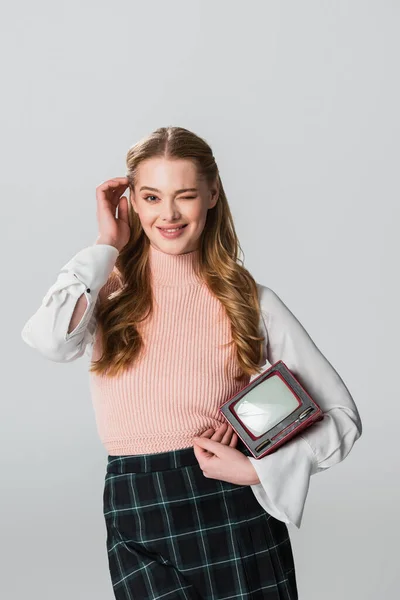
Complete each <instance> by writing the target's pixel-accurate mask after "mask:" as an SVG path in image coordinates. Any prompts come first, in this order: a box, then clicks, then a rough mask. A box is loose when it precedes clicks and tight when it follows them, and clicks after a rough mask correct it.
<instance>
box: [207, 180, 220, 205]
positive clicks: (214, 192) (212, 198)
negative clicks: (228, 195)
mask: <svg viewBox="0 0 400 600" xmlns="http://www.w3.org/2000/svg"><path fill="white" fill-rule="evenodd" d="M218 198H219V184H218V182H216V183H215V185H214V186H213V188H212V189H211V196H210V204H209V208H214V206H215V205H216V204H217V201H218Z"/></svg>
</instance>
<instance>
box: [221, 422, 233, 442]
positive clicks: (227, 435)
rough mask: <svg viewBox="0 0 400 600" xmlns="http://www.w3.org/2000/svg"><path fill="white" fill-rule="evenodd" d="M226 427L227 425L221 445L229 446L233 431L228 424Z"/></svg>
mask: <svg viewBox="0 0 400 600" xmlns="http://www.w3.org/2000/svg"><path fill="white" fill-rule="evenodd" d="M226 425H227V429H226V432H225V435H224V437H223V438H222V443H223V444H229V442H230V441H231V437H232V435H233V433H234V430H233V429H232V427H231V426H230V425H229V423H227V424H226Z"/></svg>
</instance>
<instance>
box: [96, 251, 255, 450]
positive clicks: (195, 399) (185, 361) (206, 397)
mask: <svg viewBox="0 0 400 600" xmlns="http://www.w3.org/2000/svg"><path fill="white" fill-rule="evenodd" d="M149 258H150V268H151V274H152V286H153V291H154V299H155V306H154V312H153V314H152V315H151V316H150V317H148V318H147V319H146V320H145V321H143V322H142V323H140V324H139V330H140V333H141V334H142V336H143V339H144V344H145V349H144V351H143V352H142V354H141V356H140V360H139V361H138V362H136V363H135V364H134V366H133V367H132V368H129V369H128V370H127V371H126V372H125V373H123V374H122V375H120V376H118V377H112V378H109V377H107V376H105V375H98V374H95V373H89V376H90V388H91V395H92V401H93V408H94V411H95V417H96V424H97V429H98V433H99V436H100V440H101V442H102V444H103V445H104V447H105V449H106V450H107V453H108V454H110V455H121V454H124V455H127V454H148V453H156V452H166V451H169V450H176V449H180V448H187V447H189V446H193V442H192V438H193V437H194V436H196V435H200V434H201V433H203V432H204V431H205V430H206V429H208V428H209V427H214V428H216V427H218V426H219V425H220V424H221V423H224V422H225V419H224V418H223V417H222V415H221V414H220V413H219V410H218V408H219V407H220V406H221V404H222V403H223V402H225V401H226V400H228V399H229V398H230V397H231V396H233V395H234V394H235V393H237V392H238V391H239V390H240V389H242V388H243V387H244V386H245V385H247V383H248V382H249V379H250V378H249V377H246V378H243V380H242V381H241V382H235V381H234V377H235V376H236V375H239V374H240V369H239V367H238V364H237V360H236V357H235V350H234V346H233V345H232V346H229V347H228V346H224V344H227V343H229V342H230V341H231V340H232V338H231V327H230V321H229V320H228V318H227V316H226V313H225V310H224V309H223V305H222V304H221V303H220V301H219V300H217V298H215V297H214V296H213V295H212V294H211V292H210V291H209V289H208V287H207V286H206V284H205V283H204V282H203V281H201V280H200V279H198V278H197V275H196V273H195V271H194V265H195V263H196V262H197V261H198V260H199V251H198V250H194V251H192V252H188V253H185V254H178V255H173V254H168V253H165V252H162V251H161V250H159V249H158V248H155V247H154V246H152V245H151V246H150V255H149ZM107 285H108V284H106V285H105V286H104V288H103V289H102V293H105V292H106V293H107V294H108V293H110V291H112V289H110V286H108V287H107ZM133 300H134V299H133ZM100 353H101V341H100V336H97V338H96V339H95V343H94V347H93V355H92V358H93V360H96V359H97V358H99V357H100ZM225 365H227V372H226V373H225Z"/></svg>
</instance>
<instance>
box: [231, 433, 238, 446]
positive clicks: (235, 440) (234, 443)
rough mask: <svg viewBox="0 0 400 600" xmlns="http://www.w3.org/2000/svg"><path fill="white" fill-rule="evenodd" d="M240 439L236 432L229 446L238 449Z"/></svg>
mask: <svg viewBox="0 0 400 600" xmlns="http://www.w3.org/2000/svg"><path fill="white" fill-rule="evenodd" d="M238 439H239V436H238V434H237V433H236V431H235V432H234V433H233V435H232V439H231V441H230V444H229V445H230V446H231V447H233V448H235V447H236V444H237V443H238Z"/></svg>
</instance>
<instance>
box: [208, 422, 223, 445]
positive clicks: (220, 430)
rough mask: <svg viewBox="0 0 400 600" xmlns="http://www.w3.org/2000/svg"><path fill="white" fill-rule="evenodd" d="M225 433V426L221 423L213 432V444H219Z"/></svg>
mask: <svg viewBox="0 0 400 600" xmlns="http://www.w3.org/2000/svg"><path fill="white" fill-rule="evenodd" d="M225 431H226V424H225V423H222V425H220V426H219V427H217V429H216V430H215V433H214V435H213V436H212V438H211V439H213V440H214V441H215V442H221V440H222V438H223V437H224V434H225Z"/></svg>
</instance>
